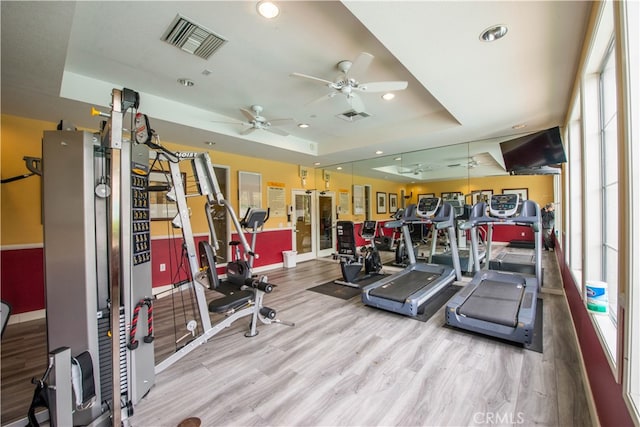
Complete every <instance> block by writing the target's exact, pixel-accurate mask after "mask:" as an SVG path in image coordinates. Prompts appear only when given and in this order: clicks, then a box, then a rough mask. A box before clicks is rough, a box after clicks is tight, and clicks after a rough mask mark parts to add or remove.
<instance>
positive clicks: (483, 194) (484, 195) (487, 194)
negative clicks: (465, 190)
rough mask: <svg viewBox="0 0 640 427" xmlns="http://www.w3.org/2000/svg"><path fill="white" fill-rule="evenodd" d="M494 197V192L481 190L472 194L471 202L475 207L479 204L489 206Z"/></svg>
mask: <svg viewBox="0 0 640 427" xmlns="http://www.w3.org/2000/svg"><path fill="white" fill-rule="evenodd" d="M491 196H493V190H480V191H474V192H472V193H471V202H472V203H473V204H474V205H475V204H476V203H478V202H485V203H486V204H489V202H490V201H491Z"/></svg>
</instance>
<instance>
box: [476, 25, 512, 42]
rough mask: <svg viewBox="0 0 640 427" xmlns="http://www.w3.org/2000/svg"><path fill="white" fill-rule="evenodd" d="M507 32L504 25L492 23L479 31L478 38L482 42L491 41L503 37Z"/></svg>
mask: <svg viewBox="0 0 640 427" xmlns="http://www.w3.org/2000/svg"><path fill="white" fill-rule="evenodd" d="M506 34H507V27H505V26H504V25H494V26H493V27H490V28H487V29H486V30H484V31H483V32H481V33H480V40H482V41H483V42H493V41H496V40H498V39H501V38H503V37H504V36H505V35H506Z"/></svg>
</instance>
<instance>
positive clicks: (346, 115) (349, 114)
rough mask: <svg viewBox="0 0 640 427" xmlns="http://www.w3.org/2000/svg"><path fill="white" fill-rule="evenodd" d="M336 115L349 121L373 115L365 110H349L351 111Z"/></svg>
mask: <svg viewBox="0 0 640 427" xmlns="http://www.w3.org/2000/svg"><path fill="white" fill-rule="evenodd" d="M336 117H337V118H339V119H342V120H345V121H347V122H355V121H358V120H362V119H365V118H367V117H371V114H369V113H365V112H364V111H360V112H358V111H356V110H349V111H345V112H344V113H342V114H338V115H337V116H336Z"/></svg>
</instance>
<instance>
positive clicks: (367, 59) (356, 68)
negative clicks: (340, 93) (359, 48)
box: [348, 52, 373, 77]
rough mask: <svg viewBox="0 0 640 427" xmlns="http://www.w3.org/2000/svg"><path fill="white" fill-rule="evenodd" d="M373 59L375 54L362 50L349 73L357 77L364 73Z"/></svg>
mask: <svg viewBox="0 0 640 427" xmlns="http://www.w3.org/2000/svg"><path fill="white" fill-rule="evenodd" d="M371 61H373V55H371V54H370V53H367V52H361V53H360V55H358V57H357V58H356V59H354V61H353V63H352V64H351V68H350V69H349V73H348V74H349V75H352V76H356V77H357V76H361V75H363V74H364V72H365V71H366V70H367V68H369V65H371Z"/></svg>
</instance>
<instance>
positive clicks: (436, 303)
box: [410, 285, 462, 322]
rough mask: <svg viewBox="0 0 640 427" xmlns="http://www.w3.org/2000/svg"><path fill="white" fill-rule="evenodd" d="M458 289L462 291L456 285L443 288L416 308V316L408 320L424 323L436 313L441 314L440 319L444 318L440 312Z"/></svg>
mask: <svg viewBox="0 0 640 427" xmlns="http://www.w3.org/2000/svg"><path fill="white" fill-rule="evenodd" d="M460 289H462V286H458V285H449V286H447V287H445V288H444V289H442V290H441V291H440V292H438V293H437V294H435V295H434V296H432V297H431V298H429V301H427V302H425V303H424V304H422V305H421V306H420V307H418V314H417V315H416V316H411V317H410V318H411V319H415V320H419V321H421V322H426V321H427V320H429V319H431V317H432V316H433V315H434V314H436V313H437V312H442V317H443V318H444V311H443V310H442V307H444V305H445V304H446V303H447V301H449V300H450V299H451V297H453V296H454V295H455V294H456V293H457V292H458V291H459V290H460Z"/></svg>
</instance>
